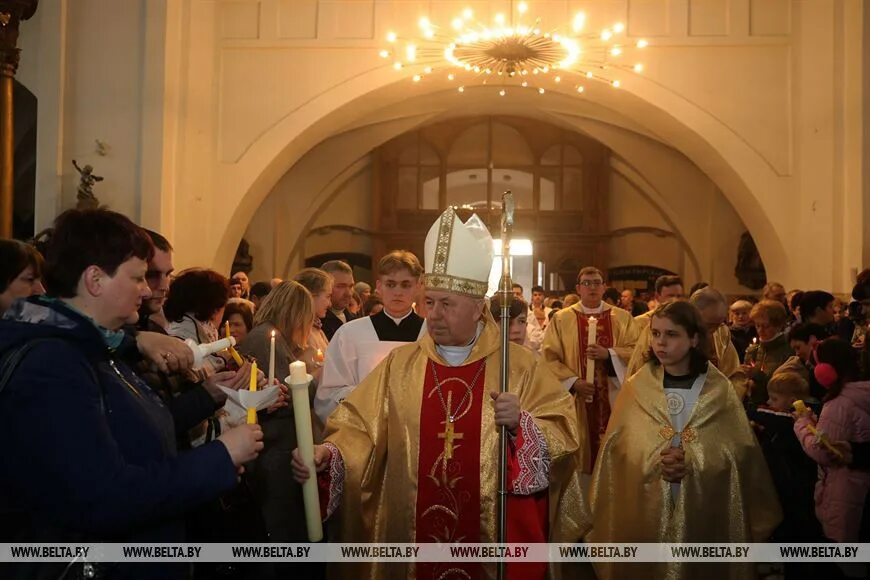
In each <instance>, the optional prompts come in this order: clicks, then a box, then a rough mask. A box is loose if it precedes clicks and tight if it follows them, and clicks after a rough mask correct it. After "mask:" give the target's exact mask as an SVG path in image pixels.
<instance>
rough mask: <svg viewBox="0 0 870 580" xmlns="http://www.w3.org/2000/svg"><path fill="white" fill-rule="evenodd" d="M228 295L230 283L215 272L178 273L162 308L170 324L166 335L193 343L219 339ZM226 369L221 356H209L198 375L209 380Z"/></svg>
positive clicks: (193, 271)
mask: <svg viewBox="0 0 870 580" xmlns="http://www.w3.org/2000/svg"><path fill="white" fill-rule="evenodd" d="M229 296H230V287H229V282H228V281H227V279H226V278H225V277H224V276H222V275H220V274H218V273H217V272H215V271H214V270H207V269H203V268H191V269H189V270H185V271H183V272H181V273H180V274H179V275H178V277H177V278H176V279H175V280H174V281H173V282H172V285H171V286H170V287H169V298H167V299H166V304H165V305H164V306H163V312H164V314H165V315H166V319H167V320H169V323H170V324H169V334H171V335H172V336H177V337H178V338H181V339H188V338H189V339H190V340H192V341H194V342H195V343H196V344H204V343H207V342H214V341H216V340H218V339H219V338H221V337H220V336H219V334H218V327H219V325H220V322H221V319H222V318H223V315H224V308H225V307H226V304H227V299H228V298H229ZM225 366H226V363H225V361H224V359H222V358H221V357H220V356H218V355H210V356H208V357H206V360H205V363H204V364H203V365H202V367H201V368H200V370H199V371H198V372H197V374H198V375H199V377H198V378H201V379H202V378H206V377H209V376H211V375H213V374H214V373H216V372H218V371H222V370H223V369H224V367H225Z"/></svg>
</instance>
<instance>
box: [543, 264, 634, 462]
mask: <svg viewBox="0 0 870 580" xmlns="http://www.w3.org/2000/svg"><path fill="white" fill-rule="evenodd" d="M604 289H605V286H604V274H603V273H602V272H601V270H599V269H598V268H595V267H593V266H587V267H585V268H583V269H582V270H580V273H579V274H578V275H577V293H578V294H579V295H580V302H578V303H577V304H574V305H573V306H571V307H569V308H563V309H562V310H560V311H559V312H558V313H557V314H556V316H554V317H553V320H552V321H551V322H550V325H549V326H548V327H547V332H546V334H545V335H544V345H543V347H542V349H541V354H542V355H543V357H544V360H545V361H546V362H547V366H548V367H549V369H550V370H551V371H552V372H553V374H555V375H556V377H557V378H558V379H559V380H561V381H562V385H563V387H564V388H565V389H566V390H568V391H569V392H571V393H573V394H574V397H575V399H576V405H577V411H576V413H577V420H578V422H579V424H580V437H581V439H582V443H581V445H580V466H581V468H582V470H583V472H584V473H587V474H591V473H592V467H593V466H594V465H595V457H596V455H597V454H598V445H599V442H600V441H601V439H602V437H604V433H605V432H606V431H607V423H608V421H609V420H610V408H611V404H612V403H613V401H614V400H615V399H616V393H617V391H618V389H619V387H620V385H622V381H623V380H624V378H625V363H627V362H628V359H629V357H630V356H631V352H632V350H633V348H634V344H635V342H637V338H638V331H637V326H636V325H635V323H634V319H633V318H632V317H631V314H629V313H628V312H626V311H625V310H623V309H622V308H616V307H611V306H610V305H609V304H607V303H606V302H604V301H603V300H602V296H603V294H604ZM593 318H594V319H595V332H594V336H593V335H592V333H590V329H589V327H590V324H591V323H592V319H593ZM590 339H592V340H590ZM589 365H594V372H593V373H592V374H591V376H590V375H588V374H587V367H588V366H589ZM587 379H592V380H587Z"/></svg>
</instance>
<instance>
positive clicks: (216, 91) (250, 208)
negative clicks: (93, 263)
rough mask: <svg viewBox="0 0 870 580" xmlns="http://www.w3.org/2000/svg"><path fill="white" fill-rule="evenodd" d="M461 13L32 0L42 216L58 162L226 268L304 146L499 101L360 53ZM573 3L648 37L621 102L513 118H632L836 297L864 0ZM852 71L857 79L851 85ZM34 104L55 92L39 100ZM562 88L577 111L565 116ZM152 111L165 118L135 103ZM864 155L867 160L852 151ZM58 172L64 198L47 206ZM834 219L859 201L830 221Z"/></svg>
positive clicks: (780, 256)
mask: <svg viewBox="0 0 870 580" xmlns="http://www.w3.org/2000/svg"><path fill="white" fill-rule="evenodd" d="M466 3H467V2H465V1H464V0H456V1H454V0H444V1H439V2H404V1H388V0H379V1H377V2H373V1H361V0H259V1H254V0H244V1H242V0H208V1H206V0H188V1H183V2H182V1H179V2H175V1H173V2H162V1H157V0H154V1H152V0H125V1H123V2H120V1H117V0H56V1H55V2H43V3H41V5H40V7H39V10H40V12H41V13H42V14H40V20H41V24H40V25H39V26H40V28H41V32H40V36H39V38H40V46H39V49H38V50H34V49H33V48H32V47H31V48H30V49H29V50H31V51H33V52H34V53H38V55H39V56H38V60H39V63H36V62H35V61H34V60H28V59H27V58H26V57H25V58H24V59H23V60H22V68H24V67H36V66H37V64H38V65H39V68H38V70H37V71H36V73H34V71H33V70H29V71H22V73H21V74H22V78H34V77H38V78H45V79H48V80H46V81H45V82H42V81H40V82H38V84H39V85H40V86H44V87H49V88H51V89H52V90H49V91H37V92H38V94H41V99H40V120H39V123H40V133H39V139H40V141H39V156H40V157H39V165H38V168H37V171H38V175H37V183H38V204H39V208H38V211H39V212H40V213H39V215H40V217H39V219H40V220H42V221H43V222H45V221H46V220H48V219H50V218H51V217H53V215H54V214H55V213H56V212H57V210H59V209H61V207H65V206H69V205H71V204H72V202H73V199H74V192H75V183H76V179H75V177H76V176H75V173H74V171H73V170H72V167H71V166H70V165H69V159H70V158H72V157H76V158H78V159H79V160H80V161H83V162H91V163H94V164H95V166H96V168H97V172H98V173H101V174H103V175H105V176H106V181H105V182H103V183H102V184H100V185H101V187H99V188H98V192H99V195H100V197H101V199H103V201H105V202H107V203H109V204H110V205H112V206H113V207H115V208H116V209H119V210H121V211H124V212H126V213H129V214H130V215H131V216H133V217H134V218H137V219H142V220H143V222H145V223H147V224H148V225H149V226H151V227H156V228H158V229H161V230H162V231H164V232H165V233H167V234H168V235H169V237H170V238H171V239H172V240H173V242H174V243H175V246H176V248H177V250H178V251H177V257H178V261H179V264H181V265H194V264H200V265H212V266H214V267H216V268H218V269H220V270H225V269H227V268H228V267H229V263H230V261H231V259H232V256H233V253H234V251H235V248H236V246H237V245H238V241H239V239H240V238H241V237H242V235H243V234H244V232H245V230H246V229H248V227H249V226H250V225H251V224H252V219H254V215H255V214H256V213H257V211H258V208H260V207H261V204H262V203H263V201H264V200H265V199H266V198H267V197H268V195H269V192H271V191H272V190H273V189H274V188H275V187H276V185H277V184H278V183H279V181H280V180H281V179H282V176H283V175H285V174H286V173H287V172H288V170H290V169H291V168H293V167H294V166H296V165H297V164H298V163H299V162H300V160H301V159H302V158H303V157H304V156H305V155H306V153H307V152H309V151H311V150H312V149H314V148H315V147H316V146H317V144H318V143H321V142H323V141H324V140H325V139H328V138H329V137H330V136H333V135H336V134H339V133H342V132H345V131H348V130H352V129H353V128H355V127H361V126H366V125H368V124H369V123H370V122H371V118H372V117H373V116H378V115H384V111H391V112H392V114H393V117H392V120H393V121H395V122H397V123H398V122H402V120H406V119H410V118H411V116H413V115H415V114H418V113H419V112H414V111H406V110H405V111H403V109H402V105H403V103H406V102H408V101H413V99H414V98H416V97H419V96H421V95H431V96H432V97H433V99H434V98H435V97H437V98H438V99H439V102H438V103H437V104H435V101H434V100H433V104H432V105H431V106H432V107H433V109H434V108H439V107H440V110H442V111H443V110H449V109H455V108H460V107H461V108H469V109H470V108H474V107H484V108H491V109H493V108H496V107H499V106H501V103H500V101H499V97H497V96H494V93H493V92H487V91H486V90H482V89H481V90H476V89H474V90H469V91H467V93H466V95H465V96H466V97H467V98H466V99H465V101H463V102H458V101H456V100H455V99H456V98H457V97H456V93H455V87H452V86H451V85H449V83H447V82H446V80H444V79H440V78H433V79H431V80H427V81H426V82H424V83H419V84H414V83H411V82H410V77H411V75H413V74H414V73H415V72H416V71H415V70H414V69H413V67H407V68H406V69H405V70H403V71H402V72H401V73H396V72H395V71H393V70H392V69H391V68H390V67H389V63H387V62H384V61H382V60H380V59H378V58H377V51H378V49H379V48H380V46H381V44H382V40H381V39H382V38H383V37H384V34H385V32H386V31H387V30H388V29H390V28H392V27H394V26H396V25H397V24H400V23H405V24H407V28H408V29H414V28H415V23H416V22H417V19H418V18H419V16H420V15H421V13H423V12H426V13H428V16H429V17H430V18H431V19H433V20H434V21H437V22H449V19H450V18H451V17H452V15H454V14H455V13H456V12H457V10H460V9H461V8H462V7H463V6H464V5H465V4H466ZM583 4H584V6H585V7H586V9H587V11H588V12H589V13H590V27H600V26H603V25H605V24H609V23H612V22H615V21H617V20H622V21H624V22H626V24H627V30H628V33H629V34H630V35H631V36H632V39H634V38H637V37H639V36H641V35H643V36H645V37H647V38H649V39H650V40H651V46H650V49H649V50H648V51H647V53H646V54H645V55H644V57H643V60H644V62H645V65H646V69H645V71H644V74H643V75H641V76H633V75H628V76H624V77H623V79H622V80H623V81H624V82H623V85H622V87H623V88H622V89H621V90H620V91H617V92H613V91H610V90H609V89H607V88H606V87H599V86H592V85H590V86H589V87H587V91H586V92H585V93H584V95H583V97H582V99H580V100H578V97H577V96H576V93H575V94H573V95H570V94H569V93H571V87H570V86H563V87H561V88H555V87H554V88H552V89H551V90H550V91H548V93H547V95H545V96H544V97H541V98H537V95H536V97H535V99H536V100H534V101H532V100H525V101H524V100H523V98H522V97H520V98H517V99H514V98H513V96H512V97H511V99H510V100H511V101H512V102H513V103H514V104H515V105H514V106H515V107H517V108H521V109H524V110H525V111H527V112H528V113H529V114H541V113H546V114H553V115H556V114H565V115H571V114H574V115H577V116H578V117H582V116H584V115H586V116H585V119H586V120H591V121H598V122H602V123H604V124H606V125H609V126H624V127H627V126H629V125H633V126H637V127H639V132H640V133H645V134H649V135H652V136H654V137H656V138H657V139H659V140H661V141H663V142H665V143H667V144H668V145H669V146H671V147H672V148H673V149H675V150H677V151H679V152H680V153H682V154H683V155H684V156H685V157H686V158H687V159H688V160H690V162H691V163H693V164H694V165H695V166H697V167H698V168H699V169H700V170H701V172H702V173H703V174H704V175H706V176H707V178H708V183H707V186H709V185H710V184H713V187H715V188H716V189H718V190H719V191H720V192H722V195H723V196H724V198H725V199H727V200H728V201H729V202H730V204H731V206H732V207H733V208H734V210H735V212H736V214H737V215H738V216H739V217H740V219H741V220H742V222H743V223H744V224H746V225H747V226H748V227H749V228H750V230H751V231H752V233H753V236H754V237H755V239H756V241H757V242H758V245H759V249H760V250H761V251H762V256H763V257H764V258H765V261H766V262H767V266H768V271H769V272H771V273H772V276H773V277H775V278H779V279H780V280H781V281H782V282H783V283H785V284H786V285H787V286H790V287H791V286H820V287H827V288H831V289H833V290H835V291H843V290H846V289H847V288H848V285H849V283H850V280H849V274H850V271H851V270H852V269H854V268H858V267H861V266H862V265H863V262H864V261H866V256H867V255H870V247H868V246H867V240H868V239H870V237H868V236H866V235H865V236H863V237H862V236H860V235H858V234H856V232H859V231H867V229H868V228H867V227H866V224H865V223H864V221H865V218H866V215H867V212H866V207H867V206H868V203H867V195H870V194H868V191H867V183H868V181H867V179H866V174H867V171H868V169H867V167H865V164H863V163H862V162H863V160H866V149H867V148H866V145H864V144H863V137H864V135H863V134H862V133H861V132H860V131H858V130H857V129H856V128H858V127H864V126H866V123H865V122H864V117H863V113H864V110H865V108H866V106H865V105H863V103H864V101H865V100H866V94H865V92H864V90H865V85H866V75H867V72H866V71H867V69H868V67H867V66H866V63H865V62H864V60H865V56H866V55H865V53H864V52H863V49H862V46H863V45H864V44H865V43H866V39H865V38H864V36H865V34H866V30H867V18H868V16H867V12H868V11H867V10H866V9H865V7H864V5H863V3H862V2H861V0H836V1H826V0H791V1H789V0H717V1H703V2H702V1H699V0H681V1H674V2H667V1H665V0H648V1H643V2H640V1H630V0H612V1H609V2H595V3H583ZM586 4H589V5H588V6H586ZM474 6H475V12H476V13H477V15H478V17H479V18H481V19H484V20H488V19H489V17H490V16H491V15H492V14H494V13H495V12H497V11H500V10H504V9H505V6H506V3H505V2H504V1H503V0H478V1H475V2H474ZM577 6H578V3H577V2H575V1H574V0H549V1H547V2H533V3H531V8H532V12H534V13H535V14H532V15H530V16H541V18H542V19H543V20H544V22H548V21H549V22H558V21H560V20H564V19H565V16H566V15H567V14H570V13H571V12H572V11H573V10H575V9H576V8H577ZM861 24H863V26H862V25H861ZM25 26H27V24H25ZM34 26H35V25H34ZM25 30H26V28H25ZM46 31H47V32H46ZM155 47H156V48H157V49H158V50H156V51H155V50H151V49H152V48H155ZM160 49H165V54H161V52H160ZM862 74H863V75H864V76H865V79H863V80H864V82H859V81H857V80H856V79H857V78H859V77H860V76H861V75H862ZM562 85H566V83H562ZM46 95H48V96H46ZM51 95H60V97H58V98H57V102H56V103H53V104H52V103H50V102H46V103H45V104H46V106H43V104H44V102H45V99H46V98H48V99H51V98H52V97H51ZM161 95H163V97H164V98H163V99H160V96H161ZM569 97H570V98H572V99H574V100H573V101H572V103H573V104H570V105H565V104H564V103H563V102H567V101H566V100H567V99H568V98H569ZM155 99H156V100H157V102H158V103H159V104H160V105H161V106H162V109H161V106H157V110H156V111H155V110H152V108H153V107H154V103H155ZM502 100H503V101H507V100H508V99H502ZM560 100H561V101H560ZM592 105H596V106H597V107H598V108H597V109H596V110H595V111H592V110H591V106H592ZM580 110H583V111H584V113H583V115H581V114H580V113H578V112H577V111H580ZM154 119H156V121H157V122H152V120H154ZM160 121H163V122H162V123H161V122H160ZM417 122H419V121H416V120H415V121H408V124H409V125H414V124H415V123H417ZM578 124H579V121H578ZM43 127H46V129H43ZM94 139H102V140H104V141H106V142H107V143H108V145H109V146H110V147H111V151H110V153H109V155H108V156H107V157H100V158H97V157H96V156H95V154H94V153H93V142H94ZM370 148H371V147H369V149H370ZM611 148H612V149H614V150H615V151H618V148H617V147H611ZM862 148H863V150H864V151H865V155H864V156H861V155H858V154H857V153H856V151H858V150H860V149H862ZM364 153H365V152H362V153H359V154H358V155H357V157H355V158H354V159H356V158H359V157H360V156H361V155H364ZM620 155H621V156H622V157H623V158H624V159H626V160H628V161H630V162H631V163H636V160H637V158H636V157H633V156H629V155H622V154H620ZM352 161H353V160H351V162H352ZM339 164H340V165H342V166H347V163H339ZM673 169H674V165H673V164H671V163H668V164H665V165H664V166H662V167H644V168H640V167H638V172H639V173H640V175H641V176H642V177H644V178H646V179H649V180H650V181H651V182H652V181H656V180H657V179H658V177H660V175H658V174H657V172H658V173H661V172H667V171H672V170H673ZM58 176H62V182H63V200H62V203H55V201H56V190H57V184H58ZM149 176H159V179H151V180H150V181H149ZM321 189H322V188H321ZM691 189H693V188H692V187H691V184H686V187H684V188H683V192H682V193H679V192H677V193H674V194H673V195H675V196H676V197H673V198H672V197H671V195H672V192H670V191H669V192H668V193H667V195H668V200H666V201H667V202H668V203H672V207H671V208H670V210H669V213H668V216H669V219H671V220H672V221H673V222H674V224H676V226H677V229H678V230H679V231H680V232H683V233H684V235H685V236H686V237H687V238H691V239H693V240H697V245H698V248H700V249H699V260H701V261H702V262H705V263H706V265H705V264H701V266H700V269H701V270H702V271H703V270H704V269H705V268H709V267H710V266H709V264H710V262H711V256H717V257H718V256H722V255H724V254H725V247H726V246H728V245H729V244H725V243H724V242H722V240H720V239H719V238H717V240H716V242H713V241H711V239H710V234H711V232H712V231H714V230H712V229H711V228H710V224H709V223H708V224H706V225H701V224H700V223H697V222H694V221H693V220H691V219H689V217H690V216H681V215H680V212H679V209H678V208H680V207H684V206H685V205H686V203H685V200H686V199H688V203H689V204H694V203H696V200H695V199H694V198H692V197H691V196H690V195H689V193H687V192H688V191H689V190H691ZM694 189H695V190H697V191H700V190H699V189H698V188H697V187H695V188H694ZM317 191H320V189H317ZM298 195H300V196H301V197H300V198H299V199H300V205H301V207H302V208H303V211H302V212H299V211H295V210H294V215H296V216H299V221H300V223H301V224H302V225H303V226H304V225H305V224H307V223H308V222H309V221H310V220H311V218H312V217H313V215H314V214H313V213H312V212H313V208H314V207H317V206H318V205H319V204H318V203H312V202H311V200H310V198H309V194H308V193H307V192H304V191H301V192H299V193H298ZM704 199H706V200H707V201H704ZM712 199H713V198H712V197H710V196H709V195H708V196H707V197H706V198H703V199H699V200H698V201H697V203H698V204H707V205H706V206H705V207H704V208H703V209H704V211H705V212H706V214H705V215H713V214H711V213H710V212H711V205H710V203H712V202H711V201H710V200H712ZM708 202H710V203H708ZM716 203H717V204H718V202H716ZM712 207H716V204H713V206H712ZM720 207H724V206H720ZM849 207H851V208H856V209H855V210H854V211H851V212H850V211H846V210H843V209H842V208H849ZM862 207H863V208H865V209H864V211H863V212H862V211H860V209H858V208H862ZM699 209H701V208H699ZM717 215H718V214H717ZM38 225H42V224H38ZM303 229H304V228H303ZM729 231H730V230H729ZM298 234H299V230H298V229H297V227H296V226H295V225H291V226H289V227H288V228H286V229H285V230H282V231H280V232H279V233H278V236H279V237H283V236H287V237H288V238H289V239H290V240H294V239H297V238H298V237H299V236H298ZM704 240H706V241H704ZM862 241H863V243H862ZM720 242H721V243H723V246H722V248H721V249H720V248H719V247H718V244H719V243H720ZM281 244H283V245H288V246H290V247H295V245H296V244H295V242H288V243H286V244H284V242H281ZM714 246H716V247H714ZM832 255H833V256H837V259H835V260H833V261H832V260H831V256H832ZM700 256H705V257H704V258H701V257H700ZM712 262H714V263H716V264H718V260H717V259H712ZM820 263H824V264H826V266H825V267H824V268H819V267H818V264H820ZM712 274H713V275H714V277H717V278H718V277H719V276H723V277H724V276H725V274H726V273H725V272H724V271H723V272H718V273H717V272H712Z"/></svg>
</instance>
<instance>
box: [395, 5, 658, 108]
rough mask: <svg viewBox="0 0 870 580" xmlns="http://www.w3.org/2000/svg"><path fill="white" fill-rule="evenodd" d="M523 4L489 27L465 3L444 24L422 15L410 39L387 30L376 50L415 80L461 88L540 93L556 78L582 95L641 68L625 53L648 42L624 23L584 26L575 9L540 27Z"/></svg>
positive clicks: (615, 84)
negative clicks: (589, 86)
mask: <svg viewBox="0 0 870 580" xmlns="http://www.w3.org/2000/svg"><path fill="white" fill-rule="evenodd" d="M528 10H529V6H528V3H527V2H520V3H519V4H517V7H516V14H517V19H516V22H514V21H513V18H512V19H511V21H510V22H508V21H507V19H506V18H505V15H504V14H501V13H499V14H496V15H495V17H494V19H493V23H492V24H489V25H488V24H485V23H482V22H479V21H477V20H476V19H475V17H474V12H473V11H472V10H471V9H470V8H466V9H465V10H463V11H462V13H461V15H459V16H457V17H456V18H454V19H453V20H452V21H451V22H450V24H449V25H448V26H443V27H442V26H438V25H436V24H434V23H433V22H431V21H430V20H429V19H428V18H425V17H424V18H421V19H420V21H419V22H418V28H419V34H418V35H417V36H416V37H413V38H404V37H400V36H399V35H398V34H397V33H395V32H393V31H391V32H389V33H387V37H386V43H387V44H386V46H385V47H384V48H383V49H382V50H381V51H380V56H381V58H384V59H387V60H392V66H393V68H394V69H395V70H397V71H402V70H403V69H405V68H406V67H408V68H412V67H413V70H414V71H415V72H416V74H414V76H413V77H412V80H413V82H415V83H419V82H422V81H424V80H425V79H426V77H428V76H430V75H435V74H446V78H447V80H448V81H451V82H455V83H456V84H457V85H458V87H457V90H458V91H459V92H460V93H464V92H465V90H466V88H467V87H468V86H471V85H487V86H491V87H493V88H494V89H495V90H497V91H498V94H499V95H500V96H505V95H506V94H507V93H508V90H510V89H513V88H517V89H520V88H522V89H529V88H530V89H533V90H536V91H537V92H538V93H539V94H544V93H545V92H546V89H545V85H546V84H547V83H557V84H558V83H562V82H563V81H564V82H565V83H571V84H573V89H574V90H576V92H577V93H583V91H584V90H585V86H584V83H585V82H587V81H599V82H604V83H607V84H609V85H610V86H611V87H614V88H619V86H620V84H621V83H620V79H619V76H620V73H623V72H627V73H640V72H642V71H643V64H642V63H641V62H639V61H637V60H636V59H635V58H632V57H634V56H635V53H636V52H637V51H638V50H640V49H643V48H645V47H646V46H647V45H648V43H647V41H646V40H644V39H638V40H634V41H629V39H628V38H627V37H626V35H625V25H624V24H623V23H621V22H617V23H614V24H613V25H612V26H611V27H609V28H605V29H603V30H600V31H597V32H590V31H587V30H586V15H585V14H584V13H583V12H579V13H577V14H576V15H575V16H574V18H573V20H572V21H571V22H570V23H567V24H564V25H562V26H560V27H557V28H554V29H544V27H543V25H542V23H541V19H540V18H536V19H531V18H529V17H528V16H526V14H527V13H528ZM512 12H513V11H512Z"/></svg>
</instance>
